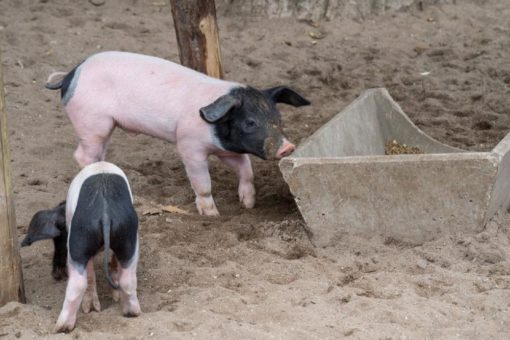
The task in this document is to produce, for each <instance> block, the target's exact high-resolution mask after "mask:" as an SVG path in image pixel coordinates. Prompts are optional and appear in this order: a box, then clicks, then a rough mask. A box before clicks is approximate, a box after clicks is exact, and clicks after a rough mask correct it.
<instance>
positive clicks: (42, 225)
mask: <svg viewBox="0 0 510 340" xmlns="http://www.w3.org/2000/svg"><path fill="white" fill-rule="evenodd" d="M65 210H66V202H65V201H63V202H61V203H60V204H59V205H57V206H56V207H55V208H53V209H49V210H41V211H38V212H37V213H35V215H34V216H33V217H32V220H31V221H30V224H29V226H28V231H27V236H25V238H24V239H23V241H22V242H21V246H22V247H25V246H29V245H31V244H32V243H34V242H36V241H41V240H47V239H54V238H56V237H58V236H60V235H61V234H62V233H64V232H65V231H66V217H65Z"/></svg>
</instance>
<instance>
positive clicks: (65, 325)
mask: <svg viewBox="0 0 510 340" xmlns="http://www.w3.org/2000/svg"><path fill="white" fill-rule="evenodd" d="M74 325H75V323H74V322H60V321H58V322H57V324H56V325H55V328H53V333H69V332H72V330H73V329H74Z"/></svg>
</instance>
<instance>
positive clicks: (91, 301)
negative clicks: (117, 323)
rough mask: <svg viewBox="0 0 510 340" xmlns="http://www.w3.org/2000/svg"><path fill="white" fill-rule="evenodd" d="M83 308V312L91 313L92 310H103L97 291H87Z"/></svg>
mask: <svg viewBox="0 0 510 340" xmlns="http://www.w3.org/2000/svg"><path fill="white" fill-rule="evenodd" d="M81 310H82V311H83V313H85V314H87V313H90V312H91V311H92V310H95V311H96V312H100V311H101V303H100V302H99V297H98V296H97V293H96V292H86V293H85V295H84V296H83V300H82V302H81Z"/></svg>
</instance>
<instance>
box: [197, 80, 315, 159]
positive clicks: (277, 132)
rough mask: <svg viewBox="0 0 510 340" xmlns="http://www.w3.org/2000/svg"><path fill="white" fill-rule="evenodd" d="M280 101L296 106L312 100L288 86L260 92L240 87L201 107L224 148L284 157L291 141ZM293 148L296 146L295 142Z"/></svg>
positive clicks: (265, 155)
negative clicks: (281, 112)
mask: <svg viewBox="0 0 510 340" xmlns="http://www.w3.org/2000/svg"><path fill="white" fill-rule="evenodd" d="M277 103H285V104H289V105H292V106H294V107H299V106H303V105H309V104H310V102H309V101H308V100H307V99H305V98H303V97H302V96H301V95H299V94H298V93H297V92H295V91H293V90H291V89H290V88H288V87H285V86H279V87H274V88H270V89H267V90H262V91H259V90H257V89H254V88H252V87H237V88H234V89H232V90H231V91H230V92H229V93H228V94H226V95H224V96H221V97H219V98H218V99H217V100H216V101H214V102H213V103H212V104H210V105H208V106H206V107H203V108H201V109H200V116H201V117H202V119H204V120H205V121H206V122H208V123H210V124H214V133H215V137H216V138H217V140H218V142H219V144H220V146H221V147H223V148H224V149H225V150H228V151H232V152H236V153H251V154H253V155H255V156H258V157H260V158H263V159H268V158H269V159H273V158H281V157H282V155H284V154H287V152H285V153H283V152H282V150H281V149H282V148H287V149H288V148H289V145H292V144H290V143H289V142H288V141H287V140H286V139H285V137H284V136H283V134H282V123H281V115H280V112H279V111H278V109H277V108H276V104H277ZM292 148H293V145H292Z"/></svg>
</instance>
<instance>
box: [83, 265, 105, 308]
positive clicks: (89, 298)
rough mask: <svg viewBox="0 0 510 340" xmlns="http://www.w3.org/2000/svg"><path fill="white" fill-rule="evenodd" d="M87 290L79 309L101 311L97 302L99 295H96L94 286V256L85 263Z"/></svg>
mask: <svg viewBox="0 0 510 340" xmlns="http://www.w3.org/2000/svg"><path fill="white" fill-rule="evenodd" d="M87 281H88V284H87V290H86V291H85V296H84V297H83V301H82V302H81V310H82V311H83V312H84V313H89V312H90V311H91V310H95V311H96V312H100V311H101V304H100V303H99V297H98V296H97V286H96V273H95V272H94V258H91V259H90V260H89V263H88V264H87Z"/></svg>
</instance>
